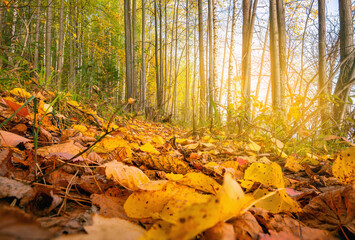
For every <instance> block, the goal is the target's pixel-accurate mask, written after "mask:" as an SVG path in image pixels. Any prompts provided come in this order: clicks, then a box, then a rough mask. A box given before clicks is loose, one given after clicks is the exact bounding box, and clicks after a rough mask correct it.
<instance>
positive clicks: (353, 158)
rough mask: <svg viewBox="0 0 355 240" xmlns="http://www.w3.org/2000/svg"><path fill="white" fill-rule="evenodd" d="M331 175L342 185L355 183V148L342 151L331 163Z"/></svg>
mask: <svg viewBox="0 0 355 240" xmlns="http://www.w3.org/2000/svg"><path fill="white" fill-rule="evenodd" d="M333 174H334V176H335V177H336V178H338V179H339V181H340V182H341V183H342V184H352V183H354V182H355V147H351V148H348V149H345V150H344V151H342V152H341V153H340V154H339V155H338V157H337V159H336V160H335V162H334V163H333Z"/></svg>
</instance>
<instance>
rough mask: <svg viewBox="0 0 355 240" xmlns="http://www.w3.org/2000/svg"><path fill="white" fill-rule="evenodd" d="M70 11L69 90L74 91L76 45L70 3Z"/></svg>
mask: <svg viewBox="0 0 355 240" xmlns="http://www.w3.org/2000/svg"><path fill="white" fill-rule="evenodd" d="M69 8H70V11H69V29H70V30H69V50H70V52H71V54H70V55H69V78H68V90H69V91H70V90H72V88H73V86H74V81H75V69H74V62H75V57H74V52H75V44H74V36H73V33H74V24H73V18H74V16H73V14H74V13H73V6H72V2H71V1H70V5H69Z"/></svg>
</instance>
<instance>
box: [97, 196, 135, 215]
mask: <svg viewBox="0 0 355 240" xmlns="http://www.w3.org/2000/svg"><path fill="white" fill-rule="evenodd" d="M91 201H92V204H93V205H96V206H98V207H99V208H100V212H99V213H100V215H102V216H104V217H111V218H112V217H119V218H122V219H129V218H128V217H127V215H126V212H125V211H124V209H123V204H124V202H125V199H122V198H117V197H111V196H107V195H105V194H92V195H91Z"/></svg>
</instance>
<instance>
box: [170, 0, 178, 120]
mask: <svg viewBox="0 0 355 240" xmlns="http://www.w3.org/2000/svg"><path fill="white" fill-rule="evenodd" d="M179 2H180V1H179V0H177V5H176V16H175V61H174V66H175V67H174V69H175V78H174V94H173V104H172V106H173V110H174V111H173V113H174V116H175V118H176V117H177V78H178V62H177V55H178V30H179Z"/></svg>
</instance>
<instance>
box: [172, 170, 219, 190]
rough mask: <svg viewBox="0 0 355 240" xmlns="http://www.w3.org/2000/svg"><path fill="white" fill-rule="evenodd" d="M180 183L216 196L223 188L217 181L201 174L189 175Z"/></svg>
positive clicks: (192, 173) (179, 181)
mask: <svg viewBox="0 0 355 240" xmlns="http://www.w3.org/2000/svg"><path fill="white" fill-rule="evenodd" d="M178 183H180V184H183V185H187V186H189V187H192V188H195V189H198V190H201V191H204V192H207V193H212V194H216V193H217V192H218V191H219V189H220V188H221V185H220V184H219V183H217V182H216V180H214V179H213V178H211V177H209V176H207V175H205V174H203V173H199V172H191V173H187V174H186V175H185V176H184V177H183V178H181V179H180V180H178Z"/></svg>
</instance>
